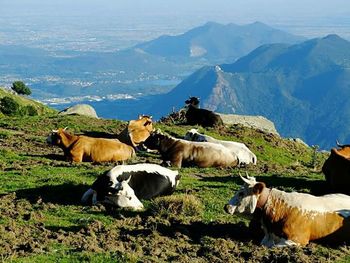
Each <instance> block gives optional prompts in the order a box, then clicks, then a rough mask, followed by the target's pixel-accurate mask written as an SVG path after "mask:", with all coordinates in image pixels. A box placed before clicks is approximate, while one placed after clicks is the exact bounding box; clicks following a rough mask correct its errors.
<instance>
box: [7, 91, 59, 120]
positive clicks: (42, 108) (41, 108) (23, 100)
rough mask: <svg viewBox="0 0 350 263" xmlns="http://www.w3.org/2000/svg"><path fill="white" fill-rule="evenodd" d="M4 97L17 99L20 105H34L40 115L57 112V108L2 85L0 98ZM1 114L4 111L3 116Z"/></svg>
mask: <svg viewBox="0 0 350 263" xmlns="http://www.w3.org/2000/svg"><path fill="white" fill-rule="evenodd" d="M3 97H10V98H12V99H13V100H14V101H16V102H17V103H18V104H19V106H20V107H25V106H33V107H34V108H35V109H36V111H37V113H38V114H39V115H45V114H51V113H55V112H56V110H54V109H52V108H50V107H47V106H46V105H44V104H42V103H40V102H37V101H35V100H32V99H30V98H28V97H24V96H20V95H17V94H15V93H14V92H12V91H11V90H8V89H5V88H1V87H0V99H1V98H3ZM1 114H2V113H1V112H0V116H1Z"/></svg>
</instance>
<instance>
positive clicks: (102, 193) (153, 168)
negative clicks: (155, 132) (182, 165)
mask: <svg viewBox="0 0 350 263" xmlns="http://www.w3.org/2000/svg"><path fill="white" fill-rule="evenodd" d="M178 183H179V175H178V171H172V170H170V169H167V168H165V167H162V166H160V165H158V164H151V163H144V164H134V165H118V166H116V167H114V168H113V169H111V170H110V171H108V172H106V173H105V174H103V175H101V176H99V177H98V178H97V179H96V181H95V182H94V183H93V184H92V186H91V188H90V189H88V190H87V191H86V192H85V193H84V195H83V196H82V198H81V201H82V202H83V203H87V202H88V200H89V198H90V197H91V196H92V204H93V205H94V204H96V203H97V202H98V201H101V202H102V203H108V204H112V205H115V206H117V207H122V208H132V209H134V210H140V209H143V205H142V203H141V201H140V199H151V198H153V197H156V196H160V195H170V194H172V193H173V192H174V191H175V188H176V186H177V185H178Z"/></svg>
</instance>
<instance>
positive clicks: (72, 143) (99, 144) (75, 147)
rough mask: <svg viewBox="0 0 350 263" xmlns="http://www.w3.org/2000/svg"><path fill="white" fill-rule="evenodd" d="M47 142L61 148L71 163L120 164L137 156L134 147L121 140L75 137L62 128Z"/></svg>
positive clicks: (52, 134)
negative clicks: (119, 162)
mask: <svg viewBox="0 0 350 263" xmlns="http://www.w3.org/2000/svg"><path fill="white" fill-rule="evenodd" d="M47 142H48V143H49V144H52V145H56V146H58V147H60V148H61V149H62V150H63V152H64V156H65V157H66V159H67V160H68V161H71V162H82V161H86V162H93V163H101V162H118V161H125V160H128V159H130V158H132V157H133V156H134V155H135V150H134V149H133V147H131V146H129V145H126V144H124V143H122V142H120V141H119V140H116V139H104V138H92V137H88V136H82V135H74V134H70V133H68V132H67V131H66V129H62V128H60V129H58V130H54V131H52V133H51V134H50V135H49V136H48V138H47Z"/></svg>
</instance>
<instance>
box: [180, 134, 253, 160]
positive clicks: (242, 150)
mask: <svg viewBox="0 0 350 263" xmlns="http://www.w3.org/2000/svg"><path fill="white" fill-rule="evenodd" d="M184 139H185V140H188V141H195V142H211V143H217V144H221V145H223V146H225V147H226V148H227V149H229V150H230V151H231V152H232V154H234V155H235V156H237V157H238V160H239V163H238V164H239V165H243V166H244V165H246V164H254V165H255V164H256V162H257V158H256V155H255V154H254V153H252V151H251V150H249V148H248V147H247V146H246V145H245V144H244V143H241V142H233V141H223V140H217V139H215V138H213V137H210V136H209V135H204V134H201V133H199V132H198V130H196V129H191V130H189V131H187V133H186V134H185V137H184Z"/></svg>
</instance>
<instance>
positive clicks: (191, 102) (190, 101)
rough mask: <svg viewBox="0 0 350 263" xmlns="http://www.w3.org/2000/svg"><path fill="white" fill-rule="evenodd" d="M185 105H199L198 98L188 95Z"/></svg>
mask: <svg viewBox="0 0 350 263" xmlns="http://www.w3.org/2000/svg"><path fill="white" fill-rule="evenodd" d="M185 103H186V105H192V106H193V107H196V108H198V107H199V98H198V97H190V98H189V99H188V100H185Z"/></svg>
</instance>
